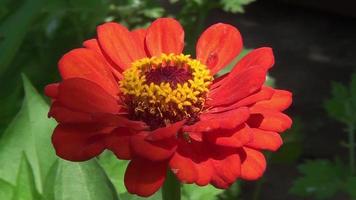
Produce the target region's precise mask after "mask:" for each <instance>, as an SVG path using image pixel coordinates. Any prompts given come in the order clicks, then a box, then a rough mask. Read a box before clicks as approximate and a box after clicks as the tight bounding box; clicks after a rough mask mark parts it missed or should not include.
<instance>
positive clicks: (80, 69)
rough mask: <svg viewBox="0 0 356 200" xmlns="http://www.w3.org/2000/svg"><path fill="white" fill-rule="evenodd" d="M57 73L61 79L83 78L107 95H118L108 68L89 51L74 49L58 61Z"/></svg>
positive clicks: (95, 53) (101, 58)
mask: <svg viewBox="0 0 356 200" xmlns="http://www.w3.org/2000/svg"><path fill="white" fill-rule="evenodd" d="M58 65H59V71H60V73H61V76H62V78H63V79H69V78H83V79H87V80H90V81H93V82H95V83H96V84H98V85H99V86H101V87H102V88H104V89H105V90H106V91H107V92H108V93H109V94H111V95H113V96H116V95H117V94H118V93H119V88H118V84H117V82H116V81H115V79H114V76H113V75H112V73H111V71H110V66H108V64H107V62H106V61H105V60H104V58H103V57H102V56H101V55H100V54H98V53H97V52H95V51H93V50H89V49H84V48H80V49H74V50H72V51H70V52H68V53H67V54H65V55H64V56H63V57H62V58H61V59H60V61H59V63H58Z"/></svg>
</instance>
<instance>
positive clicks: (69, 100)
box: [58, 78, 120, 114]
mask: <svg viewBox="0 0 356 200" xmlns="http://www.w3.org/2000/svg"><path fill="white" fill-rule="evenodd" d="M58 101H59V102H60V103H61V104H62V105H64V106H66V107H68V108H69V109H72V110H75V111H81V112H87V113H112V114H117V113H119V111H120V106H119V105H118V102H117V100H116V99H115V98H114V97H113V96H111V95H110V94H109V93H107V92H106V91H105V90H104V89H103V88H102V87H100V86H99V85H97V84H95V83H93V82H91V81H88V80H86V79H81V78H72V79H66V80H64V81H63V82H62V83H61V84H60V85H59V90H58Z"/></svg>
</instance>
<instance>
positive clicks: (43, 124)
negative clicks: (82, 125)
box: [0, 77, 118, 200]
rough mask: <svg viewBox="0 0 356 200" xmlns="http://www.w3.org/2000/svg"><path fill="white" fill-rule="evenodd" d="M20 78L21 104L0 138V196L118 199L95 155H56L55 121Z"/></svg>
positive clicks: (47, 199)
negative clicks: (82, 158) (72, 158)
mask: <svg viewBox="0 0 356 200" xmlns="http://www.w3.org/2000/svg"><path fill="white" fill-rule="evenodd" d="M23 82H24V90H25V99H24V102H23V105H22V108H21V110H20V112H19V113H18V114H17V116H16V118H15V119H14V120H13V121H12V123H11V124H10V125H9V127H8V128H7V129H6V131H5V134H4V135H3V137H2V138H1V139H0V162H1V163H2V164H1V165H0V199H6V200H7V199H9V200H23V199H26V200H39V199H42V200H63V199H66V200H71V199H73V200H78V199H80V200H86V199H88V200H89V199H90V200H94V199H100V200H107V199H108V200H109V199H110V200H117V199H118V197H117V194H116V191H115V189H114V188H113V185H112V183H111V182H110V180H109V179H108V177H107V176H106V174H105V172H104V171H103V169H102V168H101V167H100V165H99V164H98V163H97V162H96V160H92V161H88V162H83V163H71V162H67V161H63V160H58V158H57V157H56V155H55V153H54V151H53V147H52V145H51V135H52V131H53V128H54V126H55V122H54V121H53V120H51V119H48V118H47V117H46V115H47V112H48V109H49V108H48V105H47V104H46V103H45V101H44V100H43V99H42V97H41V96H40V95H39V94H38V92H37V91H36V90H35V89H34V88H33V86H32V85H31V84H30V82H29V81H28V79H27V78H26V77H23ZM41 194H43V195H44V196H43V197H42V195H41Z"/></svg>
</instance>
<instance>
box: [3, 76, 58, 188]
mask: <svg viewBox="0 0 356 200" xmlns="http://www.w3.org/2000/svg"><path fill="white" fill-rule="evenodd" d="M23 81H24V89H25V99H24V102H23V105H22V108H21V110H20V112H19V113H18V114H17V116H16V117H15V119H14V120H13V121H12V122H11V124H10V125H9V126H8V128H7V129H6V130H5V132H4V135H3V137H2V138H1V139H0V163H6V164H1V165H0V178H1V179H3V180H5V181H7V182H9V183H10V184H12V185H15V184H16V177H17V176H16V175H17V173H18V170H19V168H20V164H21V159H22V156H23V153H24V154H25V155H26V157H27V159H28V162H29V164H30V166H31V168H32V170H33V174H34V179H35V183H36V186H37V190H38V191H39V192H41V191H42V184H43V181H44V179H45V176H46V174H47V172H48V171H49V169H50V167H51V165H52V164H53V162H54V160H55V159H56V156H55V153H54V150H53V147H52V144H51V135H52V131H53V128H54V126H55V124H56V123H55V122H54V121H53V120H51V119H48V118H47V113H48V109H49V108H48V105H47V104H46V102H45V101H44V100H43V99H42V97H41V96H40V95H39V94H38V93H37V91H36V90H35V88H33V86H32V85H31V83H30V82H29V81H28V79H27V78H25V77H24V78H23Z"/></svg>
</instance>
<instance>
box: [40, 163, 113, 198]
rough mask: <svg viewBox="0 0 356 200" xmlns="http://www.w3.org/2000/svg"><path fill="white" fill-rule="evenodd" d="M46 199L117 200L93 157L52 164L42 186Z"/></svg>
mask: <svg viewBox="0 0 356 200" xmlns="http://www.w3.org/2000/svg"><path fill="white" fill-rule="evenodd" d="M44 197H45V199H46V200H118V196H117V194H116V191H115V189H114V187H113V185H112V183H111V182H110V180H109V179H108V177H107V176H106V174H105V172H104V170H103V169H102V168H101V166H100V165H99V164H98V163H97V161H96V160H95V159H93V160H90V161H86V162H76V163H74V162H69V161H65V160H61V159H59V160H58V161H57V162H55V164H54V165H53V166H52V168H51V170H50V172H49V175H48V178H47V180H46V185H45V188H44Z"/></svg>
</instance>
